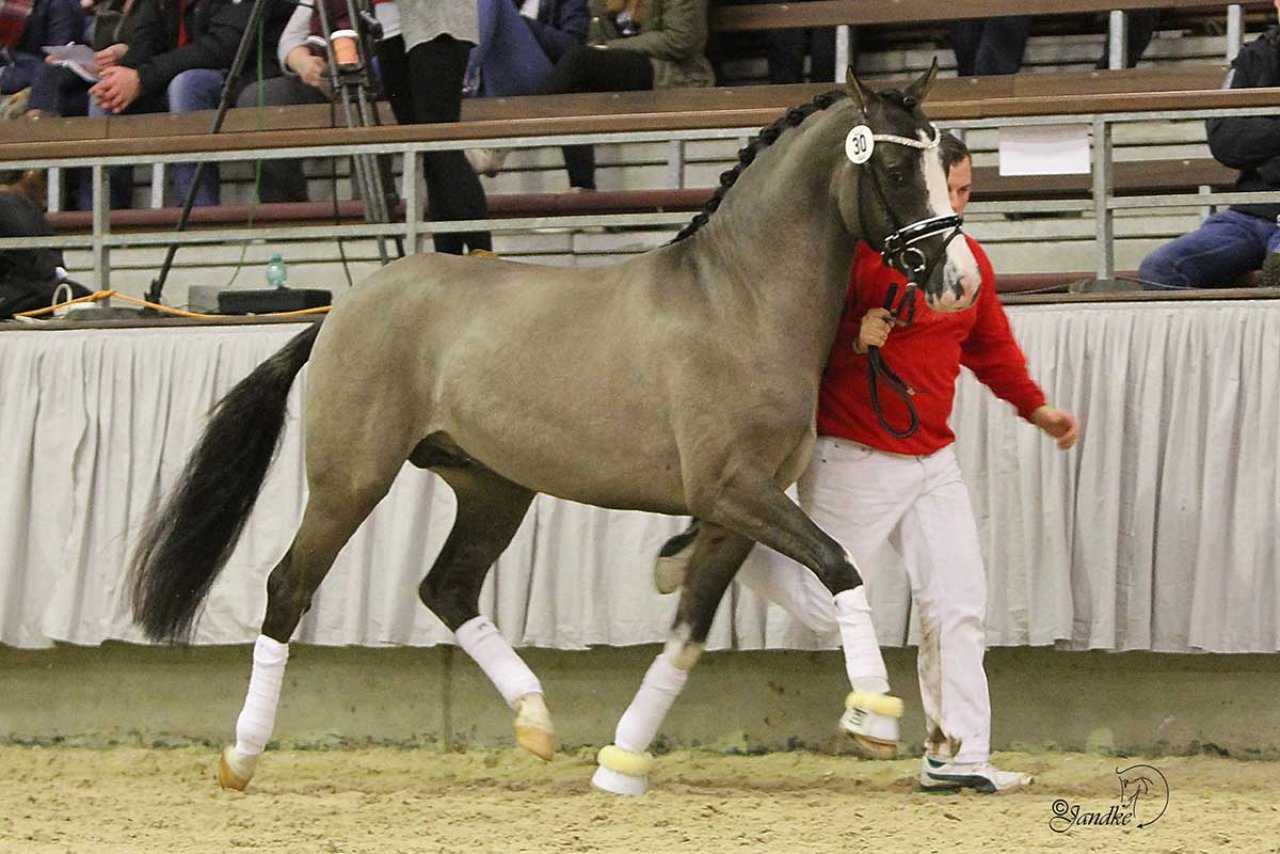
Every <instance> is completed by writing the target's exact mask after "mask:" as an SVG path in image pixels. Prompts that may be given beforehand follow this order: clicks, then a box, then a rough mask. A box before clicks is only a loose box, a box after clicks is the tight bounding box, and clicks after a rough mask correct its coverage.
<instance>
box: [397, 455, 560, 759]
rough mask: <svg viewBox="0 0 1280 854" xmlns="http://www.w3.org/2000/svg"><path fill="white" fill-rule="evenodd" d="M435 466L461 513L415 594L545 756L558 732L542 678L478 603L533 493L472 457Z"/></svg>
mask: <svg viewBox="0 0 1280 854" xmlns="http://www.w3.org/2000/svg"><path fill="white" fill-rule="evenodd" d="M433 470H434V471H435V472H436V473H437V474H439V475H440V476H441V477H442V478H444V480H445V482H446V483H448V484H449V486H451V487H452V488H453V491H454V493H455V495H456V496H457V499H458V512H457V516H456V517H455V519H454V523H453V530H452V531H450V533H449V538H448V540H446V541H445V544H444V549H443V550H442V551H441V552H440V556H439V557H438V558H436V562H435V564H434V565H433V566H432V567H431V571H430V572H428V573H427V577H426V578H425V579H423V581H422V584H421V586H420V587H419V591H418V592H419V596H421V598H422V601H423V604H425V605H426V606H427V607H428V608H430V609H431V611H432V613H434V614H435V615H436V616H437V617H439V618H440V619H441V621H443V622H444V624H445V625H446V626H448V627H449V628H450V629H451V630H452V631H453V632H454V635H455V636H456V637H457V639H458V646H460V647H462V649H463V650H464V651H465V652H466V653H467V654H468V655H470V656H471V657H472V659H474V660H475V662H476V664H478V665H480V669H481V670H483V671H484V673H485V675H486V676H488V677H489V679H490V681H492V682H493V684H494V687H496V688H497V689H498V692H499V693H500V694H502V699H504V700H506V701H507V705H508V706H510V707H511V708H512V710H513V711H515V713H516V719H515V729H516V739H517V741H519V743H520V746H521V747H523V748H525V749H526V750H528V751H529V752H530V753H533V754H534V755H536V756H539V757H541V758H542V759H547V760H549V759H551V758H552V756H554V755H555V731H554V729H553V727H552V724H551V715H550V713H549V712H548V711H547V706H546V702H545V701H544V699H543V696H542V683H540V682H539V681H538V677H537V676H535V675H534V673H533V671H532V670H530V669H529V666H528V665H527V664H525V663H524V661H522V660H521V658H520V656H519V655H517V654H516V651H515V650H514V649H512V648H511V644H509V643H507V641H506V639H505V638H503V637H502V635H501V634H500V633H499V632H498V629H497V627H496V626H494V624H493V623H492V622H490V621H489V620H488V619H487V618H485V617H481V616H480V610H479V601H480V588H481V586H482V585H483V584H484V578H485V576H486V575H487V574H488V573H489V568H490V567H491V566H493V563H494V561H496V560H497V559H498V556H499V555H501V554H502V552H503V550H504V549H506V547H507V545H508V544H509V543H510V542H511V538H512V537H513V536H515V533H516V529H517V528H519V527H520V521H521V520H522V519H523V518H524V515H525V513H526V512H527V511H528V509H529V502H531V501H532V500H533V496H534V493H533V492H531V491H529V490H528V489H525V488H524V487H522V486H519V485H517V484H514V483H512V482H511V481H509V480H506V479H505V478H503V477H501V476H499V475H497V474H495V473H494V472H492V471H490V470H488V469H486V468H484V467H483V466H481V465H479V464H477V463H473V462H466V463H460V464H458V465H443V466H439V467H436V468H434V469H433Z"/></svg>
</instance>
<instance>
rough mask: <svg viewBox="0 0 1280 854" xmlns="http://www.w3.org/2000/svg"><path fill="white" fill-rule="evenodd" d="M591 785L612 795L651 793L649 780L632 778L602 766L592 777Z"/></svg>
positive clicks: (646, 778)
mask: <svg viewBox="0 0 1280 854" xmlns="http://www.w3.org/2000/svg"><path fill="white" fill-rule="evenodd" d="M591 785H593V786H595V787H596V788H597V789H599V790H600V791H602V792H608V793H609V794H611V795H643V794H644V793H645V792H647V791H649V778H648V777H632V776H631V775H630V774H623V773H621V772H618V771H614V770H612V769H610V768H606V767H604V766H603V765H601V766H600V767H599V768H597V769H596V773H595V774H593V775H592V776H591Z"/></svg>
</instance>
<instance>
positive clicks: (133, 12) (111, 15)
mask: <svg viewBox="0 0 1280 854" xmlns="http://www.w3.org/2000/svg"><path fill="white" fill-rule="evenodd" d="M156 2H157V0H99V2H97V3H87V5H84V8H85V9H86V10H87V11H88V12H89V13H90V16H89V22H88V25H87V27H86V29H85V34H84V43H86V44H88V45H89V46H90V47H92V48H93V50H94V64H93V65H92V66H91V67H88V68H84V69H81V70H82V71H85V72H90V73H92V74H97V73H99V72H100V71H101V70H102V69H103V68H108V67H110V66H112V65H115V64H117V63H118V62H119V61H120V59H121V58H123V57H124V55H125V53H126V52H127V51H128V49H129V42H130V41H131V40H132V39H133V29H134V26H135V25H136V23H137V21H138V19H139V18H140V17H141V16H142V14H143V13H142V10H144V9H145V8H147V7H148V6H154V5H155V3H156ZM92 85H93V84H92V82H91V81H90V80H86V79H85V78H84V77H82V76H81V75H80V74H79V73H77V72H76V71H73V70H72V69H71V68H69V67H66V66H65V65H64V64H62V63H59V62H57V61H56V60H55V58H54V57H52V56H51V57H47V58H46V62H45V65H44V66H43V67H42V68H41V69H40V70H39V71H37V72H36V77H35V81H34V82H33V83H32V85H31V103H30V104H29V109H28V110H27V117H28V118H31V119H38V118H43V117H45V116H83V115H87V114H88V113H89V108H90V104H89V88H90V86H92ZM163 109H164V101H163V99H162V98H157V99H155V102H154V104H153V106H151V107H150V108H149V109H146V110H138V111H139V112H156V111H159V110H163ZM97 112H98V113H101V111H100V110H99V111H97ZM108 175H109V181H110V188H111V189H110V195H111V201H110V205H111V207H113V208H129V207H132V206H133V169H132V168H129V167H116V168H113V169H111V170H109V173H108ZM67 189H68V191H69V192H68V201H69V202H70V204H72V205H74V206H76V207H79V208H80V209H81V210H88V209H90V208H91V207H92V196H91V194H90V183H89V170H88V169H73V170H71V171H70V172H69V173H68V180H67Z"/></svg>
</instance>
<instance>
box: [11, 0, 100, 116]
mask: <svg viewBox="0 0 1280 854" xmlns="http://www.w3.org/2000/svg"><path fill="white" fill-rule="evenodd" d="M84 28H85V17H84V11H83V10H82V9H81V8H80V3H79V0H4V2H3V3H0V95H6V96H10V97H12V96H14V95H17V94H18V93H20V92H22V91H23V90H26V89H30V87H31V84H32V83H34V82H35V78H36V74H37V72H39V71H40V70H41V69H42V68H43V67H44V56H45V55H44V51H43V50H42V49H41V48H43V47H44V46H46V45H55V44H59V45H62V44H69V43H71V42H76V41H79V40H80V39H82V38H83V37H84ZM29 95H30V93H28V95H27V96H25V99H26V100H27V101H28V102H29ZM18 100H23V99H18Z"/></svg>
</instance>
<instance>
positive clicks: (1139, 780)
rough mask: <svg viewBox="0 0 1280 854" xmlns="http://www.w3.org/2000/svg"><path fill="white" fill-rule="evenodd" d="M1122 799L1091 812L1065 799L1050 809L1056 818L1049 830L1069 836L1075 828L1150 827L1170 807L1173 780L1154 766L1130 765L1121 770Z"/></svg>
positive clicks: (1118, 775)
mask: <svg viewBox="0 0 1280 854" xmlns="http://www.w3.org/2000/svg"><path fill="white" fill-rule="evenodd" d="M1116 776H1117V777H1119V778H1120V798H1119V800H1118V801H1117V802H1116V803H1113V804H1111V805H1110V806H1108V807H1105V808H1103V809H1088V808H1087V807H1085V806H1082V805H1081V804H1074V803H1072V802H1071V801H1068V800H1066V799H1065V798H1058V799H1057V800H1055V801H1054V802H1053V804H1052V806H1051V807H1050V809H1051V810H1052V811H1053V817H1052V818H1050V819H1049V829H1050V830H1052V831H1053V832H1054V833H1066V832H1067V831H1069V830H1071V829H1072V828H1096V827H1121V828H1125V827H1137V828H1143V827H1149V826H1150V825H1153V824H1155V823H1156V822H1157V821H1159V820H1160V816H1162V815H1164V811H1165V810H1166V809H1168V808H1169V781H1168V780H1167V779H1165V776H1164V774H1163V773H1162V772H1161V771H1160V769H1159V768H1156V767H1155V766H1153V765H1130V766H1129V767H1128V768H1117V769H1116Z"/></svg>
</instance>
